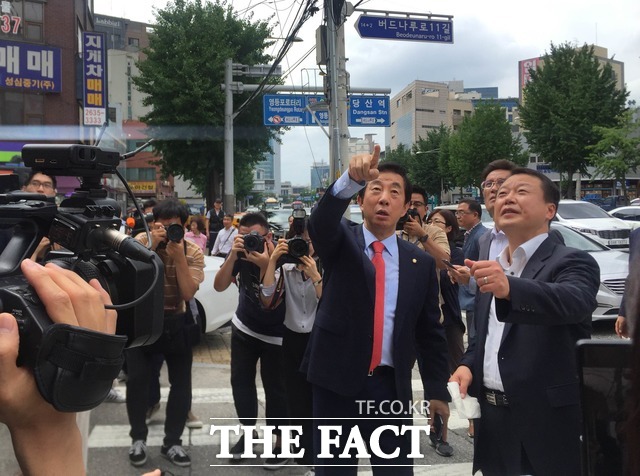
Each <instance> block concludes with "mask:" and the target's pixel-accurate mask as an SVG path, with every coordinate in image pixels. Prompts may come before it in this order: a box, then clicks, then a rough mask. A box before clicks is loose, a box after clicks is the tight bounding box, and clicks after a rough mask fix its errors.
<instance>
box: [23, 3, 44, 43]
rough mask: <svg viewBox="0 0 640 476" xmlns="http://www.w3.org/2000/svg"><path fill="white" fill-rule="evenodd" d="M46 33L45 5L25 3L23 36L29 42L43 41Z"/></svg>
mask: <svg viewBox="0 0 640 476" xmlns="http://www.w3.org/2000/svg"><path fill="white" fill-rule="evenodd" d="M43 31H44V4H42V3H39V2H27V1H25V2H24V30H23V36H24V38H25V39H27V40H31V41H42V39H43V34H42V33H43Z"/></svg>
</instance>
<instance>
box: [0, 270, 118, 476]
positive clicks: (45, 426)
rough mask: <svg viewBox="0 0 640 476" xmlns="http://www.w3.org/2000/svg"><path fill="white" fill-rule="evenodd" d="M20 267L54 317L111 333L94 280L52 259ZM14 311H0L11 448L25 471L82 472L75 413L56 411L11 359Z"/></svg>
mask: <svg viewBox="0 0 640 476" xmlns="http://www.w3.org/2000/svg"><path fill="white" fill-rule="evenodd" d="M21 270H22V273H23V274H24V276H25V277H26V279H27V280H28V281H29V284H31V286H33V288H34V289H35V291H36V293H37V294H38V297H39V298H40V300H41V301H42V304H43V305H44V307H45V309H46V312H47V314H48V315H49V317H50V318H51V319H52V321H53V322H54V323H60V324H68V325H71V326H76V327H82V328H86V329H89V330H92V331H97V332H99V333H103V334H104V335H107V334H113V333H114V332H115V328H116V312H115V311H112V310H111V311H109V310H105V308H104V306H105V305H106V304H111V299H110V298H109V295H108V294H107V292H106V291H104V290H103V289H102V287H101V286H100V284H98V281H97V280H95V279H93V280H91V281H90V282H89V283H87V282H86V281H84V280H83V279H82V278H81V277H80V276H78V275H77V274H76V273H74V272H72V271H69V270H64V269H61V268H59V267H58V266H56V265H54V264H48V265H46V266H41V265H39V264H37V263H35V262H33V261H31V260H24V261H23V262H22V264H21ZM19 339H20V336H19V333H18V324H17V322H16V319H15V318H14V316H12V315H11V314H8V313H2V314H0V421H2V422H3V423H4V424H6V425H7V427H8V428H9V431H10V433H11V439H12V442H13V449H14V452H15V455H16V458H17V460H18V464H19V465H20V469H21V470H22V473H23V474H25V475H32V474H34V475H37V474H51V475H53V474H64V475H83V474H85V470H84V463H83V459H82V441H81V437H80V431H79V430H78V426H77V424H76V414H75V413H73V412H59V411H57V410H56V409H54V407H53V406H52V405H51V404H49V403H47V402H46V401H45V400H44V399H43V397H42V396H41V394H40V392H39V390H38V388H37V386H36V381H35V379H34V375H33V371H32V370H31V369H29V368H28V367H25V366H21V367H18V366H17V365H16V359H17V357H18V343H19Z"/></svg>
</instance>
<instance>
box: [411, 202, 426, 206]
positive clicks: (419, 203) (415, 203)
mask: <svg viewBox="0 0 640 476" xmlns="http://www.w3.org/2000/svg"><path fill="white" fill-rule="evenodd" d="M409 206H411V207H424V206H425V204H424V202H413V201H412V202H409Z"/></svg>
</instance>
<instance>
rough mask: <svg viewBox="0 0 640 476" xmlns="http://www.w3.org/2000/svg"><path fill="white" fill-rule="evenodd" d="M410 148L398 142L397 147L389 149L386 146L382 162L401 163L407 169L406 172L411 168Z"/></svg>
mask: <svg viewBox="0 0 640 476" xmlns="http://www.w3.org/2000/svg"><path fill="white" fill-rule="evenodd" d="M411 160H412V159H411V149H409V148H407V147H406V146H405V145H404V144H398V147H396V148H395V149H393V150H391V149H390V148H389V147H387V149H386V151H385V153H384V159H383V162H395V163H397V164H400V165H402V166H403V167H404V168H405V169H407V173H408V171H409V169H410V168H411Z"/></svg>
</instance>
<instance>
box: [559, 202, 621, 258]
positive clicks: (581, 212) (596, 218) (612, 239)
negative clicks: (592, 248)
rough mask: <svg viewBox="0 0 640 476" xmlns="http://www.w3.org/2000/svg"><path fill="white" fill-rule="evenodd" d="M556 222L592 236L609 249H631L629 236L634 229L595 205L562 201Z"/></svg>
mask: <svg viewBox="0 0 640 476" xmlns="http://www.w3.org/2000/svg"><path fill="white" fill-rule="evenodd" d="M555 220H557V221H558V222H560V223H562V224H563V225H566V226H568V227H570V228H573V229H574V230H577V231H579V232H581V233H585V234H587V235H590V236H591V237H592V238H593V239H594V240H596V241H599V242H600V243H602V244H603V245H605V246H608V247H609V248H629V235H630V234H631V230H632V229H633V227H632V226H631V225H630V224H629V223H627V222H625V221H623V220H620V219H619V218H614V217H612V216H611V215H609V214H608V213H607V212H605V211H604V210H603V209H602V208H600V207H599V206H597V205H594V204H593V203H589V202H583V201H577V200H560V205H559V206H558V212H557V214H556V218H555Z"/></svg>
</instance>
